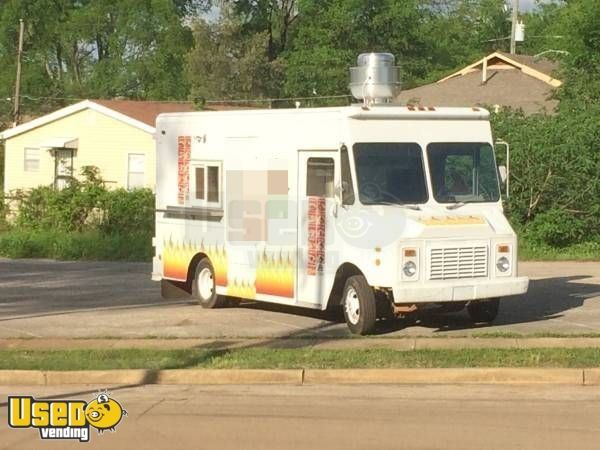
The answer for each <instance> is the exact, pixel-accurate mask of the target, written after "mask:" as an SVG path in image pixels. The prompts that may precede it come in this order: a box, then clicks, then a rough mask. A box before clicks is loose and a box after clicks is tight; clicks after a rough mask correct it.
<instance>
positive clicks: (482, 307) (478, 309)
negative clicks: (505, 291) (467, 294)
mask: <svg viewBox="0 0 600 450" xmlns="http://www.w3.org/2000/svg"><path fill="white" fill-rule="evenodd" d="M499 308H500V299H498V298H491V299H489V300H477V301H473V302H469V304H468V305H467V312H468V313H469V317H471V320H472V321H473V322H475V323H490V322H493V321H494V319H495V318H496V317H497V316H498V310H499Z"/></svg>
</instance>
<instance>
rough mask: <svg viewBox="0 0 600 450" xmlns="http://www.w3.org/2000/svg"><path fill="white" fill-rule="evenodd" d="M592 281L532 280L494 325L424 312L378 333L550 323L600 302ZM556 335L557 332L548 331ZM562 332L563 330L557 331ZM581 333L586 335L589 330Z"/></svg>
mask: <svg viewBox="0 0 600 450" xmlns="http://www.w3.org/2000/svg"><path fill="white" fill-rule="evenodd" d="M589 278H592V276H591V275H587V276H586V275H580V276H569V277H557V278H544V279H538V280H531V281H530V283H529V291H528V292H527V293H526V294H524V295H522V296H513V297H507V298H506V299H504V300H502V302H501V303H500V313H499V314H498V317H497V319H496V320H495V321H494V322H493V323H491V324H475V323H473V322H472V321H471V320H470V318H469V317H468V315H467V313H466V311H464V310H463V311H461V312H459V313H441V312H439V310H436V309H431V310H423V311H420V312H416V313H413V314H409V315H406V316H404V317H401V318H398V319H393V320H379V321H378V323H377V327H376V329H375V333H374V334H376V335H384V334H390V333H394V332H398V331H402V330H408V329H410V328H411V327H424V328H428V329H432V330H433V331H434V332H435V333H440V332H446V331H458V330H474V329H488V328H494V327H501V326H505V325H514V324H525V323H532V322H541V321H549V320H552V319H557V318H560V317H562V316H563V313H564V312H565V311H568V310H570V309H573V308H579V307H581V306H583V305H584V303H585V302H586V300H593V299H597V300H599V301H600V285H599V284H591V283H585V282H584V283H581V282H578V281H581V280H586V279H589ZM241 307H242V308H248V309H256V310H264V311H274V312H281V313H286V314H294V315H300V316H304V317H312V318H317V319H321V320H325V321H329V322H331V324H332V325H334V324H339V323H343V321H344V318H343V314H342V313H341V311H340V312H339V313H337V314H336V313H334V312H330V311H325V312H324V311H319V310H310V309H305V308H297V307H293V306H286V305H278V304H271V303H261V302H253V303H249V304H242V305H241ZM548 331H553V330H551V329H550V330H548ZM556 331H557V332H559V331H560V330H556ZM581 331H586V330H585V328H584V329H582V330H581ZM593 331H597V332H600V324H599V326H598V327H594V326H589V328H588V329H587V332H593ZM303 334H304V335H313V336H316V337H347V336H348V335H349V334H350V333H349V331H347V330H346V329H345V327H343V328H340V327H333V328H331V327H326V328H324V329H320V330H311V331H309V330H306V331H305V332H304V333H303Z"/></svg>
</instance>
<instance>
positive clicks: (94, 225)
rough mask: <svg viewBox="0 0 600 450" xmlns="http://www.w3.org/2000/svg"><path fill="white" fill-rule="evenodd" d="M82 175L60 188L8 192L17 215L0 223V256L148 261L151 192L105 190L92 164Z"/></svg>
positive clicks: (151, 227) (145, 190) (152, 216)
mask: <svg viewBox="0 0 600 450" xmlns="http://www.w3.org/2000/svg"><path fill="white" fill-rule="evenodd" d="M81 175H82V180H73V181H72V183H71V184H70V186H69V187H67V188H65V189H62V190H56V189H54V188H53V187H51V186H41V187H38V188H35V189H31V190H29V191H26V192H25V191H17V192H13V193H11V194H12V195H11V197H13V198H16V199H17V204H18V212H17V213H16V216H15V217H14V218H13V220H12V221H11V223H10V224H7V223H5V222H0V256H4V257H10V258H55V259H96V260H130V261H140V260H150V259H151V258H152V252H153V249H152V245H151V242H152V236H154V194H153V193H152V191H151V190H149V189H136V190H133V191H127V190H125V189H116V190H109V189H107V188H106V187H105V185H104V182H103V180H102V178H101V177H100V174H99V172H98V169H97V168H95V167H92V166H86V167H84V168H83V169H82V171H81ZM1 212H2V210H1V208H0V213H1Z"/></svg>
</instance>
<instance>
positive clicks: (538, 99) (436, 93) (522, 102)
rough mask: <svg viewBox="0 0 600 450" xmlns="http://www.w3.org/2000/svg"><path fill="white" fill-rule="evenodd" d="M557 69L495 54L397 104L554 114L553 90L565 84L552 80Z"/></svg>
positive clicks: (551, 64) (404, 95) (405, 95)
mask: <svg viewBox="0 0 600 450" xmlns="http://www.w3.org/2000/svg"><path fill="white" fill-rule="evenodd" d="M484 62H485V63H486V65H487V68H486V69H485V76H486V80H485V81H484V79H483V78H484ZM556 68H557V64H556V63H555V62H553V61H551V60H548V59H545V58H541V59H536V58H534V57H533V56H529V55H509V54H507V53H503V52H495V53H492V54H490V55H487V56H485V57H484V58H482V59H481V60H479V61H477V62H475V63H473V64H471V65H468V66H466V67H464V68H462V69H461V70H459V71H457V72H455V73H453V74H451V75H449V76H447V77H445V78H442V79H441V80H439V81H438V82H436V83H432V84H428V85H425V86H420V87H417V88H414V89H409V90H406V91H403V92H401V93H400V95H399V96H398V97H397V98H396V100H397V101H399V102H400V103H405V104H406V103H408V104H410V103H413V104H423V105H431V106H492V107H494V106H496V105H498V106H501V107H502V106H509V107H512V108H520V109H522V110H523V111H524V112H525V113H528V114H531V113H535V112H541V111H544V110H545V111H547V112H552V111H553V110H554V109H555V108H556V106H557V104H558V102H557V101H556V100H554V99H552V98H551V95H552V90H553V89H552V88H553V87H557V86H560V85H561V84H562V83H561V81H560V80H557V79H555V78H553V72H554V71H555V70H556Z"/></svg>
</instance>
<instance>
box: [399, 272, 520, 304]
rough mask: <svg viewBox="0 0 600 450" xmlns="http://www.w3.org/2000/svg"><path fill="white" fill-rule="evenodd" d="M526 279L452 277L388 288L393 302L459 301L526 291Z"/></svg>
mask: <svg viewBox="0 0 600 450" xmlns="http://www.w3.org/2000/svg"><path fill="white" fill-rule="evenodd" d="M528 287H529V278H527V277H514V278H513V277H511V278H505V279H495V280H488V279H481V280H475V279H470V280H467V279H465V280H454V281H452V282H451V283H450V282H445V283H443V284H441V283H440V284H438V282H428V283H426V284H422V285H411V284H409V283H401V284H398V285H397V286H394V287H393V288H392V291H393V293H394V303H431V302H436V303H437V302H460V301H469V300H479V299H485V298H493V297H506V296H508V295H519V294H524V293H525V292H527V288H528Z"/></svg>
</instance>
